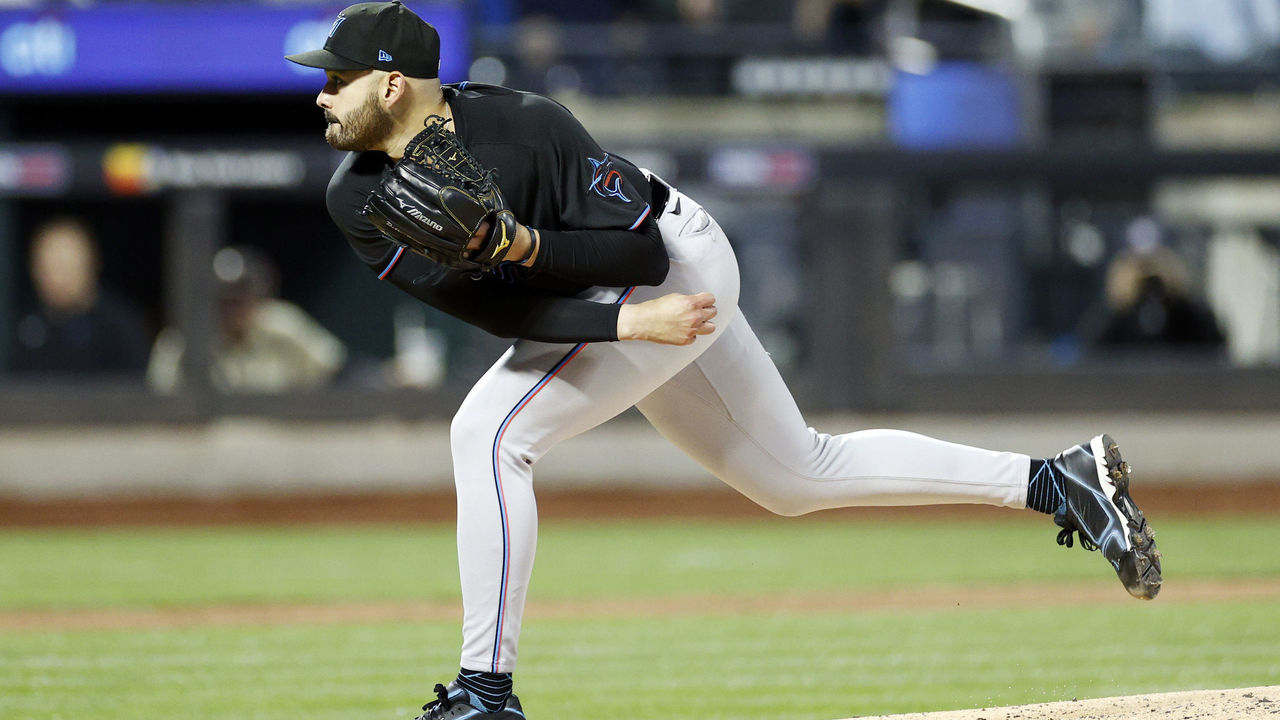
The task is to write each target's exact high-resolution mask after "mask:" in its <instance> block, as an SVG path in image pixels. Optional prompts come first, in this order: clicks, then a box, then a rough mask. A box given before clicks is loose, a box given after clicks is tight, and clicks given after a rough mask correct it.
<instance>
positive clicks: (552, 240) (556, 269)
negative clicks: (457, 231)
mask: <svg viewBox="0 0 1280 720" xmlns="http://www.w3.org/2000/svg"><path fill="white" fill-rule="evenodd" d="M534 97H537V98H538V99H539V100H540V105H538V106H537V109H536V116H537V117H538V119H539V120H540V123H539V124H540V126H541V127H543V128H544V130H543V131H544V132H545V134H546V136H547V137H548V138H550V141H551V155H552V158H551V162H550V163H549V164H550V167H549V168H546V167H545V166H544V172H547V173H548V174H549V176H550V177H549V178H548V180H549V182H550V184H551V186H552V188H553V196H554V198H555V208H554V210H555V212H554V216H555V225H554V226H550V227H548V226H543V227H539V228H538V230H539V232H540V234H541V236H542V238H541V239H542V246H541V248H540V250H539V255H538V258H537V260H536V261H535V264H534V266H533V267H534V269H535V270H537V271H538V272H544V273H548V274H551V275H555V276H557V277H560V278H563V279H566V280H571V281H574V282H581V283H583V284H586V285H602V286H607V287H626V286H629V285H658V284H661V283H662V281H663V279H665V278H666V275H667V270H668V267H669V261H668V258H667V251H666V246H665V245H664V244H663V240H662V234H661V233H660V232H659V231H658V228H657V224H656V223H655V222H654V218H653V215H654V213H653V208H652V206H651V204H650V202H651V198H650V196H651V191H650V189H649V182H648V179H647V178H646V177H645V176H644V173H642V172H640V170H639V168H637V167H636V166H635V165H633V164H631V163H630V162H629V161H627V160H625V159H623V158H620V157H615V156H613V155H611V154H609V153H608V152H606V151H605V150H604V149H603V148H601V147H600V145H599V144H598V143H597V142H596V141H595V139H594V138H592V137H591V135H590V134H589V133H588V132H587V130H586V128H584V127H583V126H582V124H581V123H580V122H578V120H577V118H575V117H573V115H572V114H571V113H570V112H569V111H568V110H567V109H565V108H564V107H563V106H561V105H560V104H558V103H556V102H555V101H553V100H550V99H547V98H542V97H541V96H534Z"/></svg>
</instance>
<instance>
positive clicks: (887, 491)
mask: <svg viewBox="0 0 1280 720" xmlns="http://www.w3.org/2000/svg"><path fill="white" fill-rule="evenodd" d="M637 406H638V407H639V408H640V410H641V412H643V413H644V415H645V416H646V417H647V418H648V419H649V420H650V421H651V422H652V423H653V424H654V426H655V427H656V428H657V429H658V431H659V432H660V433H662V435H663V436H664V437H666V438H668V439H669V440H671V442H673V443H674V444H675V445H677V446H678V447H679V448H680V449H682V450H683V451H684V452H685V453H687V454H688V455H689V456H690V457H692V458H693V459H694V460H697V461H698V462H699V463H701V464H702V465H703V466H704V467H706V468H707V470H709V471H710V472H711V473H712V474H714V475H715V476H716V477H718V478H720V479H721V480H723V481H724V482H726V483H728V484H729V485H731V486H732V487H734V488H735V489H737V490H738V491H739V492H741V493H743V494H744V495H746V496H747V497H749V498H751V499H752V500H754V501H755V502H757V503H759V504H760V505H762V506H764V507H765V508H767V509H769V510H771V511H772V512H776V513H779V514H782V515H800V514H804V513H808V512H812V511H814V510H821V509H824V508H835V507H850V506H858V505H925V504H937V503H987V504H993V505H1006V506H1009V507H1022V506H1023V505H1024V503H1025V500H1026V489H1027V476H1028V467H1029V465H1030V458H1029V457H1027V456H1026V455H1019V454H1016V453H1007V452H992V451H988V450H982V449H978V448H972V447H967V446H963V445H957V444H954V443H948V442H943V441H940V440H935V439H933V438H929V437H925V436H923V435H917V434H915V433H909V432H902V431H898V430H863V431H860V432H851V433H846V434H843V435H828V434H826V433H821V432H818V431H816V430H814V429H813V428H810V427H808V426H807V425H806V424H805V421H804V418H803V416H802V415H801V413H800V410H799V409H798V408H797V407H796V404H795V400H794V399H793V398H792V396H791V392H790V390H789V389H788V388H787V386H786V384H785V382H784V381H783V379H782V377H781V376H780V375H779V374H778V370H777V368H776V367H775V366H774V364H773V361H772V360H770V358H769V356H768V354H767V353H766V352H765V350H764V348H763V347H761V345H760V341H759V340H758V339H757V338H756V336H755V334H754V333H753V332H752V331H751V328H750V327H749V326H748V325H747V322H746V320H745V319H743V318H742V317H738V318H737V319H735V320H734V322H733V323H731V324H730V326H729V327H728V328H726V329H725V334H724V336H723V337H722V338H720V340H719V341H718V342H717V343H716V344H715V345H714V346H712V348H711V349H710V350H709V351H708V352H707V353H705V354H703V355H702V356H701V357H699V358H698V360H697V361H695V362H694V363H693V364H691V365H689V366H688V367H686V368H685V369H684V370H682V371H681V372H680V373H679V374H678V375H676V376H675V377H674V378H672V379H671V380H670V381H669V382H667V383H666V384H664V385H663V386H662V387H660V388H658V389H657V390H655V391H654V392H653V393H652V394H651V395H649V396H648V397H646V398H645V399H644V400H643V401H641V402H640V403H638V405H637Z"/></svg>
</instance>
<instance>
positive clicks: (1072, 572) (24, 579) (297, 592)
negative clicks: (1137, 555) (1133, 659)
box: [0, 513, 1280, 609]
mask: <svg viewBox="0 0 1280 720" xmlns="http://www.w3.org/2000/svg"><path fill="white" fill-rule="evenodd" d="M1157 529H1158V530H1159V531H1160V537H1159V542H1160V546H1161V548H1162V549H1163V551H1164V552H1165V554H1166V555H1167V556H1169V558H1170V564H1169V565H1168V567H1167V568H1166V574H1167V575H1168V576H1169V577H1170V578H1171V580H1176V579H1177V578H1179V577H1196V578H1230V577H1245V576H1252V575H1262V576H1280V523H1277V522H1275V521H1274V520H1271V519H1267V518H1251V519H1233V518H1223V517H1216V518H1213V519H1208V520H1201V521H1189V520H1185V519H1177V520H1174V519H1162V521H1161V522H1160V523H1159V524H1158V525H1157ZM1055 532H1056V528H1055V527H1054V526H1053V524H1052V522H1049V521H1048V520H1047V519H1045V518H1042V517H1036V516H1033V515H1031V514H1029V513H1027V514H1023V515H1018V516H1015V515H1012V514H1011V515H1010V519H1009V520H1005V521H1001V522H995V523H992V522H975V521H973V520H964V521H954V522H948V521H933V522H932V523H929V524H924V523H921V522H907V521H903V522H884V521H880V522H865V523H847V522H846V523H836V522H826V521H812V520H800V521H795V520H793V521H786V520H783V519H777V520H767V521H749V522H723V521H720V522H717V521H697V522H688V521H680V522H675V521H643V522H629V523H625V524H623V523H617V524H594V525H593V524H575V523H554V524H550V523H548V524H544V527H543V532H542V534H541V536H540V538H539V546H538V563H537V569H536V570H535V574H534V581H533V596H534V597H537V598H543V599H559V598H608V597H614V596H619V597H636V596H668V595H673V594H705V593H716V592H736V593H753V592H760V591H766V592H767V591H773V590H778V589H787V588H789V589H809V590H814V591H818V590H841V589H865V588H881V587H893V586H914V585H918V584H920V583H935V584H940V583H974V584H984V585H988V584H997V583H1009V582H1045V581H1076V580H1098V579H1099V578H1100V577H1106V566H1105V565H1104V564H1103V563H1102V561H1101V560H1099V559H1098V556H1097V555H1096V554H1090V553H1085V552H1083V551H1081V550H1080V549H1079V548H1075V549H1072V550H1066V549H1063V548H1059V547H1057V546H1056V545H1055V544H1054V535H1055ZM0 568H3V569H4V572H3V573H0V608H10V609H12V608H90V607H151V606H182V605H207V604H215V603H262V602H280V603H285V602H307V603H312V602H331V601H365V600H412V599H421V598H426V599H432V600H452V599H456V598H457V597H458V569H457V559H456V553H455V550H454V533H453V528H452V527H451V526H431V527H396V526H391V527H388V526H359V527H319V528H316V527H289V528H266V529H262V528H253V529H219V528H205V529H154V528H143V529H139V528H129V529H103V530H57V531H46V530H9V531H5V532H3V533H0Z"/></svg>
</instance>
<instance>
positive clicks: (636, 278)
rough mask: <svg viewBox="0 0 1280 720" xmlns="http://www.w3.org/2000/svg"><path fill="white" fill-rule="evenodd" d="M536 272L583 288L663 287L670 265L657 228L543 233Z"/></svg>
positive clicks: (649, 223) (649, 224)
mask: <svg viewBox="0 0 1280 720" xmlns="http://www.w3.org/2000/svg"><path fill="white" fill-rule="evenodd" d="M538 233H539V234H540V235H541V243H540V244H539V248H538V257H537V259H535V260H534V262H533V269H534V270H536V271H538V272H544V273H547V274H548V275H555V276H556V277H559V278H563V279H565V280H571V281H574V282H580V283H583V284H584V285H603V286H605V287H629V286H631V285H661V284H662V281H663V280H664V279H666V277H667V270H668V269H669V268H670V266H671V264H670V262H669V261H668V259H667V250H666V246H665V245H664V244H663V242H662V233H661V232H659V230H658V224H657V223H656V222H653V221H652V220H647V221H646V222H645V223H644V224H643V225H642V226H641V227H640V229H639V230H638V231H635V230H542V229H539V230H538Z"/></svg>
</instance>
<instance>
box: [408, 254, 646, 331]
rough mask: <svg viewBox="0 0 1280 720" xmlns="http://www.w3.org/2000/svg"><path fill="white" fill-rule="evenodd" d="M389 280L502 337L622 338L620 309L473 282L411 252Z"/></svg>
mask: <svg viewBox="0 0 1280 720" xmlns="http://www.w3.org/2000/svg"><path fill="white" fill-rule="evenodd" d="M385 279H386V280H387V281H388V282H390V283H391V284H392V285H395V286H396V287H398V288H400V289H401V290H403V291H404V292H406V293H408V294H410V295H412V296H414V297H416V298H418V299H419V300H421V301H423V302H425V303H427V304H428V305H431V306H433V307H436V308H439V309H440V310H443V311H444V312H446V313H448V314H450V315H452V316H454V317H456V318H458V319H459V320H462V321H464V322H467V323H470V324H471V325H474V326H476V327H478V328H480V329H481V330H484V331H485V332H488V333H490V334H492V335H496V336H498V337H503V338H525V339H528V340H535V341H538V342H555V343H578V342H609V341H613V340H617V339H618V311H619V309H620V308H621V305H616V304H608V303H598V302H590V301H587V300H579V299H577V298H572V297H564V296H561V295H555V294H551V293H547V292H542V291H538V290H533V289H531V288H528V287H520V286H516V285H512V284H509V283H505V282H503V281H501V280H498V279H496V278H494V277H492V276H488V275H486V276H483V277H481V278H480V279H478V280H473V279H472V278H471V277H470V276H468V275H464V274H461V273H457V272H451V271H447V270H444V269H443V268H441V267H440V266H439V265H436V264H435V263H433V262H431V261H430V260H428V259H426V258H424V257H421V256H418V255H414V254H412V253H405V255H404V257H403V258H401V260H400V261H399V262H398V263H397V264H396V266H395V268H393V270H392V271H391V273H390V274H389V275H387V276H386V278H385Z"/></svg>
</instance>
